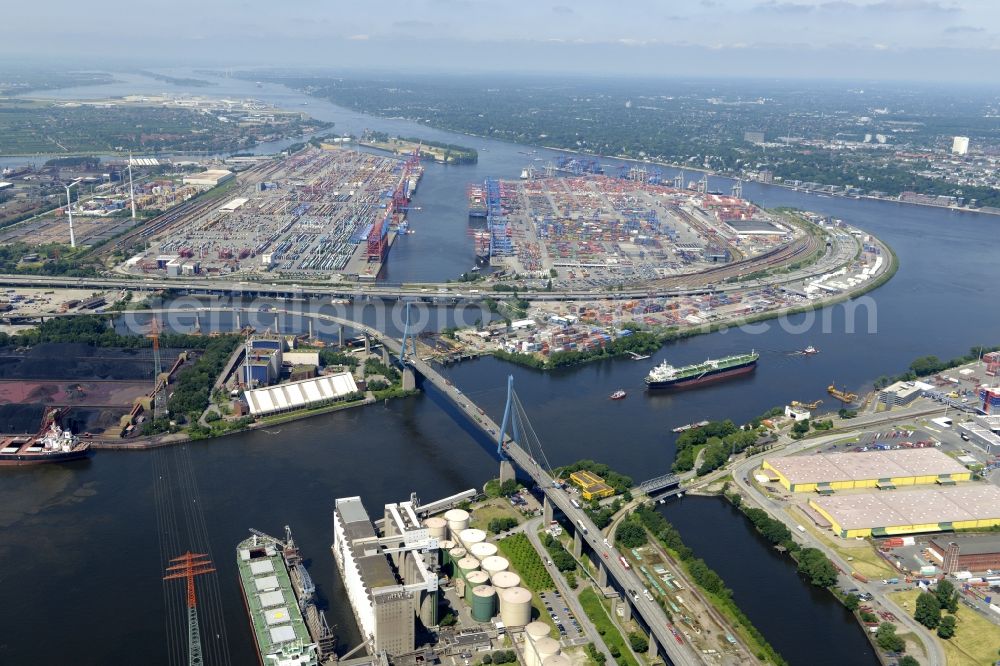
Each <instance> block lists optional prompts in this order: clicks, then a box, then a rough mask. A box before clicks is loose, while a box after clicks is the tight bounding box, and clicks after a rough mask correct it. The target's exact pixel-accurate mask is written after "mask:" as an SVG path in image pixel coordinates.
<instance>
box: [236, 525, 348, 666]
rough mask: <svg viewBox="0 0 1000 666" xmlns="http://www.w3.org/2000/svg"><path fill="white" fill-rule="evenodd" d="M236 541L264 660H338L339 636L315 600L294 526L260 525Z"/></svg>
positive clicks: (312, 664)
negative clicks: (270, 528) (276, 532)
mask: <svg viewBox="0 0 1000 666" xmlns="http://www.w3.org/2000/svg"><path fill="white" fill-rule="evenodd" d="M250 531H251V532H252V533H253V536H251V537H250V538H249V539H246V540H244V541H241V542H240V544H239V545H238V546H237V547H236V564H237V565H238V567H239V570H240V590H241V591H242V592H243V603H244V604H245V605H246V609H247V615H248V616H249V618H250V628H251V629H252V630H253V633H254V639H255V642H256V645H257V657H258V660H259V661H260V663H261V664H262V666H319V665H320V664H328V663H333V662H334V661H335V660H336V653H335V648H336V637H335V636H334V634H333V631H332V630H331V629H330V627H329V625H328V624H327V623H326V617H325V616H324V615H323V613H322V612H321V611H320V610H319V608H317V606H316V586H315V585H314V584H313V581H312V577H311V576H310V575H309V572H308V571H306V568H305V564H304V563H303V561H302V555H301V554H300V553H299V549H298V547H297V546H296V545H295V541H294V540H293V539H292V532H291V530H290V529H289V528H288V527H287V526H286V527H285V540H284V541H282V540H281V539H277V538H275V537H273V536H270V535H268V534H264V533H263V532H259V531H257V530H250Z"/></svg>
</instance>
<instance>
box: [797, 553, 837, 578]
mask: <svg viewBox="0 0 1000 666" xmlns="http://www.w3.org/2000/svg"><path fill="white" fill-rule="evenodd" d="M798 557H799V567H798V568H799V572H800V573H802V574H805V575H806V576H808V577H809V580H810V582H811V583H812V584H813V585H815V586H817V587H830V586H831V585H834V584H835V583H836V582H837V569H836V567H834V566H833V563H831V562H830V560H828V559H827V557H826V555H824V554H823V553H822V552H821V551H819V550H817V549H815V548H803V549H802V550H800V551H799V555H798Z"/></svg>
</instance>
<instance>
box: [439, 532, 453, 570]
mask: <svg viewBox="0 0 1000 666" xmlns="http://www.w3.org/2000/svg"><path fill="white" fill-rule="evenodd" d="M454 547H455V542H453V541H447V540H445V541H438V550H439V552H440V553H441V557H440V562H441V571H442V573H445V574H448V575H449V576H450V575H451V572H452V568H451V550H452V548H454Z"/></svg>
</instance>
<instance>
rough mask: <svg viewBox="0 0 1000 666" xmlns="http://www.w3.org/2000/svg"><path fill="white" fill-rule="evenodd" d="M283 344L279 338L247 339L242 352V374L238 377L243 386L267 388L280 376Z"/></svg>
mask: <svg viewBox="0 0 1000 666" xmlns="http://www.w3.org/2000/svg"><path fill="white" fill-rule="evenodd" d="M284 351H285V342H284V340H282V339H281V338H277V337H273V338H261V337H254V338H249V339H248V340H247V341H246V349H245V350H244V357H243V358H244V360H243V372H242V373H240V376H241V378H242V380H243V384H244V385H245V386H248V387H251V386H268V385H269V384H272V383H274V382H276V381H278V377H279V376H280V375H281V364H282V360H283V359H282V354H283V353H284Z"/></svg>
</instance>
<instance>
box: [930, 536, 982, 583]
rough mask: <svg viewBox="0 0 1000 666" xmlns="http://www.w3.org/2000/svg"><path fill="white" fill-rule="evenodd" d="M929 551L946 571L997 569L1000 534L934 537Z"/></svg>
mask: <svg viewBox="0 0 1000 666" xmlns="http://www.w3.org/2000/svg"><path fill="white" fill-rule="evenodd" d="M927 553H928V554H929V555H930V556H931V557H933V558H934V559H936V560H937V561H938V562H939V563H940V564H939V566H940V567H941V570H942V571H944V572H945V573H955V572H956V571H996V570H998V569H1000V535H996V534H988V535H987V534H982V535H979V534H977V535H971V534H954V535H952V536H951V537H950V538H941V537H938V538H934V539H931V541H930V543H929V544H927Z"/></svg>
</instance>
